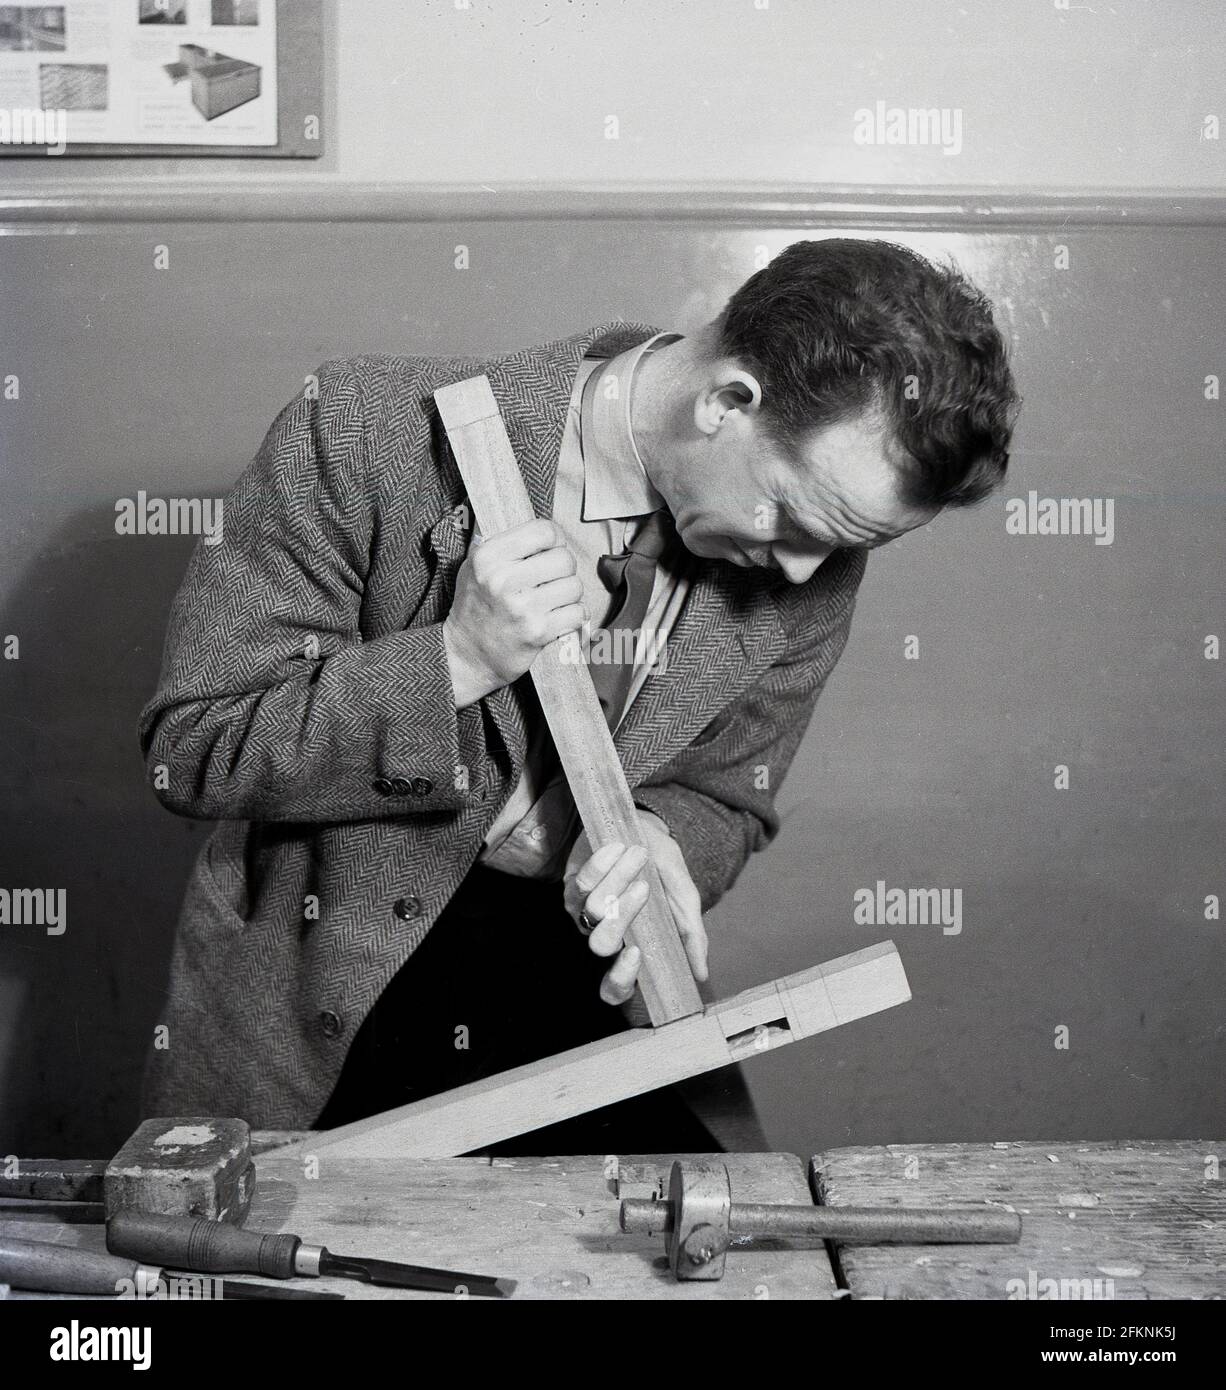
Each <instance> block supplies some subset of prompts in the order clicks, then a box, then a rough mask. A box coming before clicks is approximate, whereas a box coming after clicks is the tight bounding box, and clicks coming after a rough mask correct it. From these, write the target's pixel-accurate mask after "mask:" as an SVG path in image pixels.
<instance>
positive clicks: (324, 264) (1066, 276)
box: [0, 221, 1226, 1154]
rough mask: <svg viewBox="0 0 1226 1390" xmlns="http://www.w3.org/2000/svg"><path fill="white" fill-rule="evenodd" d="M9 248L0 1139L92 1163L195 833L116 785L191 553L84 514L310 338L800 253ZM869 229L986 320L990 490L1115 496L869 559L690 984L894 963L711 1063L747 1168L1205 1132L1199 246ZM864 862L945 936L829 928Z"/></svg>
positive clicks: (155, 232)
mask: <svg viewBox="0 0 1226 1390" xmlns="http://www.w3.org/2000/svg"><path fill="white" fill-rule="evenodd" d="M22 230H23V232H24V234H22V235H18V236H10V237H6V238H2V239H0V302H3V304H4V308H5V312H4V314H3V316H0V378H7V377H9V376H10V375H14V374H15V375H16V376H17V377H18V379H19V387H20V397H19V399H17V400H13V399H4V398H3V396H4V394H5V393H4V392H3V391H0V449H2V457H3V473H2V476H0V554H2V555H3V564H2V566H0V643H2V642H3V639H4V637H5V636H6V635H8V634H16V635H17V636H18V637H19V639H20V659H19V660H16V661H13V660H2V659H0V740H2V744H3V749H2V762H0V808H2V809H0V815H2V816H3V830H2V833H0V886H3V887H6V888H14V887H23V886H44V887H57V888H64V889H66V890H67V894H68V898H67V901H68V919H67V930H66V932H65V933H64V934H63V935H61V936H54V937H52V936H47V935H45V934H40V933H39V932H38V931H37V929H34V928H29V927H15V926H0V952H2V964H0V1153H5V1152H18V1153H22V1152H24V1153H38V1152H51V1153H63V1154H70V1153H85V1152H92V1153H101V1152H106V1151H108V1150H109V1149H111V1148H113V1147H114V1146H115V1145H117V1144H118V1143H119V1142H120V1141H121V1140H122V1138H123V1137H124V1136H125V1134H126V1132H127V1131H128V1130H129V1129H130V1128H131V1127H132V1125H133V1124H134V1122H135V1120H136V1118H137V1111H136V1087H137V1081H138V1074H139V1068H140V1065H141V1058H142V1055H143V1051H144V1048H145V1045H146V1041H147V1039H148V1037H149V1036H150V1030H151V1028H152V1026H153V1025H154V1023H155V1022H156V1021H157V1020H158V1018H159V1011H160V1000H161V995H162V990H163V986H164V975H165V969H166V964H167V960H168V954H169V948H170V941H171V935H172V931H173V924H174V919H175V914H176V911H177V907H178V901H179V896H180V893H181V890H182V886H183V882H184V879H185V876H186V873H187V869H188V865H189V863H190V860H191V858H192V855H193V854H194V852H195V850H196V847H197V845H198V844H199V842H200V839H201V836H202V835H203V834H204V833H205V827H204V826H201V825H199V824H194V823H191V822H187V821H180V820H176V819H175V818H173V817H171V816H170V815H168V814H167V813H165V812H163V811H162V810H161V809H160V807H159V806H158V805H157V804H156V802H155V801H154V800H153V798H152V796H151V795H150V794H149V793H148V792H147V791H146V790H145V788H144V785H143V780H142V769H141V766H140V760H139V753H138V749H137V744H136V715H137V711H138V710H139V708H140V706H141V704H142V703H143V701H144V700H145V699H146V698H147V697H148V696H149V694H150V693H151V692H152V689H153V686H154V683H155V679H156V673H157V667H158V661H159V656H160V649H161V642H162V636H163V631H164V625H165V621H166V616H167V610H168V607H169V604H170V600H171V598H172V596H173V594H174V590H175V588H176V586H177V583H178V580H179V578H180V576H181V573H182V570H183V567H184V565H185V564H186V561H187V557H188V554H189V551H190V545H191V542H190V541H187V540H184V539H181V538H177V537H155V536H144V537H128V536H118V535H116V533H115V526H114V519H115V502H116V500H117V499H118V498H123V497H134V496H135V494H136V492H137V491H138V490H139V489H144V490H145V491H146V492H147V493H149V494H150V495H154V496H171V497H175V496H217V495H221V494H223V493H224V492H225V491H226V490H227V489H228V488H229V487H230V486H231V484H232V483H233V481H234V480H235V478H236V477H237V476H238V474H239V472H240V471H241V470H242V468H243V466H244V465H245V463H246V461H247V460H248V459H249V458H250V456H251V454H252V453H253V451H254V449H255V447H256V446H257V444H258V442H259V440H260V438H261V436H262V434H263V432H264V430H265V429H266V427H267V425H268V424H269V423H270V421H271V420H272V418H273V416H274V415H275V414H276V412H277V410H278V409H279V408H280V406H281V405H282V404H283V403H284V402H285V401H286V400H288V399H289V397H290V396H291V395H292V394H293V393H294V392H295V391H296V390H297V389H299V387H300V385H301V382H302V378H303V376H304V375H305V374H306V373H307V372H309V371H311V370H313V369H314V367H316V366H317V365H318V363H319V362H320V361H322V360H324V359H326V358H329V357H333V356H340V355H344V354H348V353H357V352H369V351H393V352H397V351H403V352H426V353H429V352H447V351H464V352H482V351H498V350H504V349H509V348H512V347H515V346H519V345H522V344H523V343H525V342H528V341H540V340H543V339H546V338H550V337H555V336H560V335H562V334H565V333H568V332H571V331H573V330H575V329H577V328H579V327H581V326H584V325H586V324H589V323H594V322H597V321H599V320H602V319H606V318H616V317H621V318H632V319H646V320H647V321H649V322H654V323H657V324H659V325H660V326H662V327H670V328H671V327H676V328H679V329H681V330H682V331H684V330H687V329H692V328H693V327H695V326H697V325H698V324H699V323H700V322H702V321H703V320H704V318H705V317H707V316H709V315H711V314H712V313H714V312H715V311H716V310H717V309H718V308H719V306H720V305H721V304H722V302H723V300H724V299H725V298H726V296H727V295H728V293H730V292H731V290H732V289H734V288H735V287H736V286H737V285H738V284H739V283H740V282H741V281H742V280H743V279H744V278H745V277H746V276H747V275H748V274H750V273H751V272H752V270H753V269H754V268H755V261H754V257H755V254H756V249H757V248H758V247H761V246H765V247H768V248H769V249H770V250H771V251H776V250H778V249H780V248H781V247H782V246H784V245H786V244H788V243H789V242H790V241H793V240H795V239H797V238H798V237H800V236H801V235H805V234H804V233H801V232H796V231H779V230H772V229H770V228H763V229H760V230H753V229H750V230H727V229H721V228H720V227H718V226H714V225H713V226H709V227H707V226H702V225H689V226H685V227H682V226H677V225H671V226H670V225H666V224H658V223H652V224H634V223H628V224H618V225H613V224H608V223H598V222H594V223H577V222H576V223H567V222H549V221H544V222H536V223H528V224H524V223H504V224H500V223H482V224H469V225H450V224H447V223H434V224H407V225H395V224H390V225H381V226H373V227H372V226H363V225H360V224H351V225H344V226H335V225H334V226H329V225H327V224H315V225H297V226H288V227H287V226H271V225H264V224H258V223H256V224H248V225H242V226H227V225H224V224H213V225H190V224H187V225H175V226H168V227H159V226H143V225H128V226H122V225H120V226H111V227H104V228H91V227H87V228H75V229H74V228H72V227H57V228H55V229H54V230H52V229H50V228H44V229H39V228H35V227H27V228H23V229H22ZM822 234H823V233H822V232H821V231H814V232H812V233H809V235H814V236H820V235H822ZM897 239H899V240H905V241H906V242H907V243H908V244H911V245H914V246H916V247H917V248H918V249H920V250H922V251H925V252H927V253H930V254H938V253H940V254H943V253H945V252H949V253H952V254H954V255H955V256H957V257H958V258H959V259H960V260H961V261H962V263H963V264H964V265H965V266H966V267H967V269H968V270H969V271H970V272H971V273H972V274H973V275H974V276H975V277H976V278H978V279H979V280H980V281H981V283H982V284H983V285H984V287H985V288H986V289H987V290H988V292H989V293H990V294H992V295H993V296H994V297H995V298H996V299H997V300H998V302H999V303H1000V304H1001V306H1002V317H1003V319H1004V321H1005V323H1006V326H1007V328H1008V331H1010V332H1011V333H1012V334H1014V335H1015V351H1016V360H1017V366H1018V371H1019V375H1020V378H1021V383H1022V387H1023V390H1024V392H1025V394H1026V397H1027V406H1026V409H1025V412H1024V415H1023V422H1022V425H1021V428H1020V430H1019V435H1018V441H1017V444H1018V447H1017V451H1016V455H1015V463H1014V468H1013V473H1014V477H1013V479H1012V480H1011V482H1010V485H1009V487H1008V489H1007V490H1006V494H1005V496H1006V497H1014V496H1023V497H1024V496H1025V495H1026V493H1027V492H1028V490H1029V489H1031V488H1034V489H1036V490H1037V491H1038V493H1039V494H1040V495H1041V496H1055V497H1061V496H1076V497H1099V498H1111V499H1113V501H1114V509H1115V536H1114V541H1113V543H1112V544H1111V545H1109V546H1106V545H1104V546H1096V545H1095V544H1093V541H1092V540H1090V539H1088V538H1084V537H1080V538H1078V537H1069V536H1062V537H1045V536H1035V537H1031V536H1009V535H1007V534H1006V532H1005V501H1004V498H1002V499H1000V500H997V501H993V502H991V503H989V504H987V505H986V506H985V507H983V508H982V509H980V510H978V511H976V512H973V513H970V514H966V515H950V516H947V517H943V518H941V519H939V520H938V521H937V522H936V523H935V524H934V525H933V526H931V527H930V528H928V529H927V530H925V531H923V532H921V533H918V534H915V535H913V536H911V537H908V538H906V539H904V540H902V541H900V542H898V543H896V544H895V545H892V546H890V547H888V548H886V549H885V550H883V551H881V552H879V553H878V554H876V555H875V556H874V557H873V558H872V560H871V562H870V565H869V572H868V578H867V580H866V582H865V586H864V589H863V591H862V597H861V601H860V606H859V610H858V616H857V621H856V626H855V630H854V632H853V636H852V641H851V644H850V646H849V648H848V650H847V653H846V655H845V657H844V659H843V662H842V664H841V666H840V668H839V670H838V671H837V673H836V675H835V677H834V679H833V681H832V682H831V685H830V687H829V689H828V690H827V692H826V694H825V696H824V697H823V700H822V703H821V705H820V707H819V710H818V714H817V716H816V718H815V720H814V723H813V726H812V728H811V730H810V732H809V735H808V737H807V738H806V740H805V742H804V744H803V746H802V749H801V752H800V754H799V756H798V758H797V761H796V764H795V766H794V770H793V772H792V775H791V777H790V778H789V779H788V781H787V783H786V785H785V787H784V789H783V791H782V793H781V803H782V805H783V806H784V808H785V810H786V813H787V814H786V822H785V827H784V830H783V833H782V835H781V837H780V839H779V841H778V842H777V843H776V844H775V846H773V847H772V848H771V849H770V850H768V851H767V852H766V853H765V854H764V855H762V856H759V857H758V859H756V860H755V861H754V863H753V864H752V865H751V867H750V869H749V870H748V871H747V872H746V874H745V876H744V877H743V878H742V880H741V883H740V884H739V885H738V887H737V888H736V890H735V891H734V892H733V893H732V894H731V896H730V897H729V898H728V899H727V900H726V901H725V903H724V904H722V905H721V906H720V908H719V909H718V910H717V911H716V912H715V913H714V914H713V917H712V920H711V923H710V926H711V933H712V937H713V940H714V943H715V949H714V962H715V970H716V972H717V988H718V989H719V991H720V992H721V993H729V992H731V991H733V990H735V989H737V988H740V987H743V986H746V985H749V984H752V983H757V982H760V981H763V980H765V979H768V978H771V977H773V976H777V975H781V974H784V973H786V972H788V971H792V970H796V969H800V968H802V967H804V966H806V965H809V964H812V963H814V962H816V961H818V960H822V959H826V958H829V957H831V956H834V955H838V954H840V953H842V952H844V951H848V950H852V949H855V948H856V947H858V946H861V945H866V944H868V943H869V942H871V941H875V940H878V939H881V938H882V937H885V936H887V935H893V936H894V937H895V939H896V940H897V941H898V944H899V947H900V949H901V951H902V953H903V956H904V959H905V961H906V964H907V968H908V971H909V972H910V975H911V979H912V985H913V989H914V992H915V1000H914V1002H913V1003H911V1004H910V1005H908V1006H906V1007H905V1008H903V1009H898V1010H894V1011H892V1012H890V1013H888V1014H885V1015H882V1016H880V1017H878V1018H874V1019H871V1020H867V1021H865V1022H862V1023H859V1024H857V1025H854V1026H853V1027H851V1028H848V1029H846V1030H841V1031H839V1032H837V1033H835V1034H832V1035H828V1036H827V1037H826V1038H825V1039H824V1040H819V1041H816V1042H811V1043H809V1044H806V1045H803V1046H801V1047H798V1048H796V1049H792V1050H789V1051H787V1052H785V1053H781V1054H778V1055H774V1056H770V1057H766V1058H762V1059H759V1060H756V1061H755V1062H753V1063H752V1064H751V1066H750V1075H751V1080H752V1082H753V1084H754V1086H755V1089H756V1092H757V1095H758V1097H759V1100H760V1103H761V1105H762V1109H763V1112H764V1115H765V1117H766V1119H767V1121H768V1127H769V1132H770V1138H771V1141H772V1143H773V1144H774V1145H775V1146H776V1147H779V1148H783V1149H793V1150H799V1151H804V1152H808V1151H811V1150H813V1149H816V1148H819V1147H822V1146H824V1145H829V1144H838V1143H849V1142H881V1141H895V1140H899V1139H901V1138H903V1137H904V1136H905V1137H906V1138H907V1139H909V1140H913V1141H920V1140H936V1139H943V1140H958V1139H984V1138H999V1137H1002V1136H1004V1137H1033V1138H1043V1137H1051V1138H1053V1139H1054V1138H1058V1137H1082V1136H1084V1137H1092V1138H1110V1137H1123V1136H1134V1137H1160V1136H1173V1135H1185V1136H1190V1135H1196V1134H1198V1133H1208V1132H1209V1131H1210V1130H1212V1128H1213V1126H1214V1125H1215V1124H1217V1125H1219V1126H1220V1123H1221V1121H1222V1119H1223V1118H1224V1116H1223V1107H1222V1096H1221V1091H1222V1088H1221V1084H1220V1081H1221V1075H1222V1064H1223V1057H1222V1037H1221V1026H1220V1018H1221V1010H1220V999H1221V989H1222V925H1221V923H1220V922H1214V921H1207V920H1206V919H1205V910H1204V900H1205V898H1206V895H1209V894H1218V895H1221V894H1222V892H1223V889H1224V888H1226V883H1224V882H1223V879H1222V863H1223V860H1222V852H1221V851H1222V845H1223V843H1224V841H1226V835H1224V834H1223V831H1224V830H1226V825H1224V823H1223V822H1224V819H1226V817H1224V814H1223V805H1224V798H1223V795H1222V789H1223V786H1224V785H1226V780H1224V779H1226V752H1224V749H1226V740H1224V739H1223V686H1222V674H1221V673H1222V663H1221V662H1220V661H1216V662H1215V661H1210V660H1206V659H1205V656H1204V639H1205V636H1206V634H1209V633H1217V634H1219V635H1221V634H1222V632H1223V629H1224V628H1226V617H1224V612H1223V608H1224V598H1226V579H1224V566H1223V543H1222V536H1223V534H1224V533H1226V507H1224V505H1223V504H1224V501H1226V486H1224V482H1223V479H1224V473H1226V448H1224V445H1223V436H1224V433H1226V432H1224V430H1223V424H1222V421H1223V416H1222V413H1221V412H1222V410H1223V406H1222V405H1221V404H1219V403H1217V402H1213V401H1209V400H1206V399H1205V390H1204V381H1205V377H1206V376H1207V375H1208V374H1210V373H1214V372H1216V373H1219V374H1220V373H1222V371H1223V369H1224V368H1226V341H1224V339H1226V330H1224V328H1223V325H1224V324H1226V265H1224V264H1223V262H1224V260H1226V255H1224V244H1226V238H1223V235H1222V233H1221V231H1220V230H1217V229H1202V230H1195V229H1166V230H1162V229H1152V230H1144V231H1142V230H1117V231H1109V232H1108V231H1094V230H1087V229H1079V230H1077V231H1076V232H1075V233H1073V232H1071V231H1070V233H1069V234H1068V235H1065V236H1058V235H1046V234H1044V235H1029V234H1025V235H1023V234H1009V233H1006V232H996V233H993V234H992V235H966V234H954V233H950V234H948V235H942V234H915V233H908V234H906V235H905V236H904V235H902V234H900V235H899V236H898V237H897ZM1061 243H1063V244H1067V245H1068V247H1069V254H1070V265H1069V268H1068V269H1065V270H1059V269H1056V268H1055V256H1054V248H1055V247H1056V246H1057V245H1058V244H1061ZM459 244H465V245H467V246H468V247H469V248H470V257H471V269H469V270H466V271H459V270H456V269H455V268H454V257H455V248H456V246H457V245H459ZM159 245H163V246H165V247H166V248H167V251H168V257H169V263H168V266H167V268H165V269H155V248H156V247H158V246H159ZM0 385H2V382H0ZM10 394H11V392H10ZM909 635H914V636H917V637H918V638H919V653H920V655H919V660H916V661H909V660H906V659H904V640H905V638H906V637H907V636H909ZM0 655H2V647H0ZM1057 764H1067V765H1068V766H1069V769H1070V787H1069V790H1068V791H1057V790H1055V788H1054V785H1053V781H1054V768H1055V766H1056V765H1057ZM879 879H881V880H884V881H885V882H886V883H887V884H888V885H890V886H903V887H925V886H933V887H948V888H954V887H957V888H961V889H962V892H963V920H962V929H961V932H960V933H959V934H957V935H953V934H945V933H944V932H943V931H942V930H941V928H940V927H939V926H899V927H893V928H888V927H875V926H868V925H857V924H856V923H855V922H854V921H853V911H852V908H853V894H854V893H855V891H856V889H858V888H862V887H869V888H871V887H872V886H873V885H874V884H875V883H876V882H877V881H878V880H879ZM235 985H236V988H243V987H246V988H258V982H255V981H248V982H238V981H236V982H235ZM1061 1025H1063V1026H1066V1027H1067V1028H1068V1030H1069V1043H1070V1045H1069V1047H1068V1049H1067V1050H1060V1049H1057V1048H1056V1047H1055V1045H1054V1030H1055V1029H1056V1028H1057V1027H1059V1026H1061Z"/></svg>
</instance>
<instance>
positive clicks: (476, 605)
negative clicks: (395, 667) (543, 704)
mask: <svg viewBox="0 0 1226 1390" xmlns="http://www.w3.org/2000/svg"><path fill="white" fill-rule="evenodd" d="M575 569H576V567H575V557H574V555H573V554H572V553H571V551H570V549H569V547H568V546H567V545H566V543H565V541H564V540H563V536H562V531H561V528H560V527H558V526H557V525H555V524H554V523H553V522H552V521H547V520H543V519H540V518H538V519H537V520H535V521H526V522H524V524H523V525H522V526H513V527H512V528H511V529H510V530H509V531H502V532H500V533H499V534H498V535H496V536H491V537H490V538H489V539H488V540H483V541H481V543H480V544H479V545H473V546H471V547H470V548H469V552H468V556H467V558H466V559H465V561H464V563H463V564H462V565H461V566H460V570H459V573H458V574H457V575H456V588H455V598H454V600H453V601H452V605H451V612H450V613H449V614H448V615H447V617H446V619H445V620H444V622H443V643H444V645H445V646H446V648H447V663H448V666H449V668H450V671H451V683H452V685H453V686H454V687H455V697H456V709H464V708H465V707H466V706H468V705H471V704H473V703H474V702H475V701H477V700H480V699H481V698H482V697H483V696H485V695H488V694H489V693H490V692H491V691H492V690H499V689H501V688H502V687H503V686H504V685H510V684H511V682H512V681H513V680H516V679H517V678H518V677H519V676H522V675H523V673H524V672H525V671H526V670H527V669H528V667H529V666H531V665H532V663H533V662H534V661H535V660H536V657H537V654H538V652H540V651H541V650H542V648H544V647H547V646H548V645H549V643H550V642H552V641H553V640H554V639H555V638H557V637H561V636H563V635H564V634H565V633H567V632H574V631H576V630H577V629H578V628H580V627H582V626H583V624H584V623H585V622H586V621H587V618H588V613H587V610H586V609H585V608H584V606H583V582H582V580H580V579H579V577H578V575H577V574H576V572H575Z"/></svg>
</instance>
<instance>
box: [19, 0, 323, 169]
mask: <svg viewBox="0 0 1226 1390" xmlns="http://www.w3.org/2000/svg"><path fill="white" fill-rule="evenodd" d="M321 3H322V0H60V3H58V4H54V5H31V4H13V5H6V4H0V154H6V155H26V156H30V155H36V156H39V157H46V156H47V155H48V154H55V155H59V154H66V155H74V156H80V155H86V156H88V155H95V156H99V155H101V156H108V157H113V156H115V155H140V154H149V155H161V156H167V155H173V156H190V155H208V156H210V157H214V158H215V157H217V156H219V155H240V156H261V155H262V156H266V157H283V158H285V157H287V158H306V159H310V158H315V157H317V156H318V155H319V154H321V153H322V148H323V141H322V129H321V126H322V109H323V106H322V101H323V71H322V66H323V51H322V33H321V30H322V23H321V14H320V10H321Z"/></svg>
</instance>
